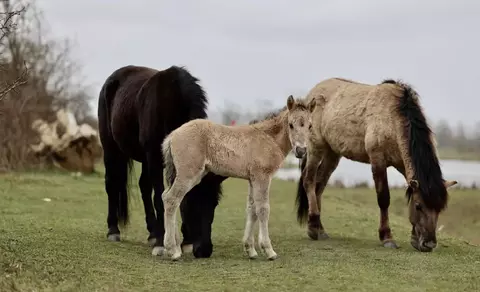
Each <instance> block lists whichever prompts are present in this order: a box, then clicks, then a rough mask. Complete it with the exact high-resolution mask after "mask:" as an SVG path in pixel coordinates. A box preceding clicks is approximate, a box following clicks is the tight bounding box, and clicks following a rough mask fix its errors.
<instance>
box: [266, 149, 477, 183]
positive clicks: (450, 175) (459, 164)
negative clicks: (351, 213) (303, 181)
mask: <svg viewBox="0 0 480 292" xmlns="http://www.w3.org/2000/svg"><path fill="white" fill-rule="evenodd" d="M287 161H288V162H290V163H293V164H295V165H298V159H297V158H295V156H293V155H289V156H287ZM440 165H441V167H442V171H443V176H444V178H445V179H446V180H456V181H458V183H459V185H463V186H467V187H470V186H472V184H474V183H475V184H476V185H477V186H480V162H478V161H461V160H441V161H440ZM387 174H388V183H389V185H390V186H405V185H406V182H405V178H404V177H403V176H402V175H401V174H400V173H399V172H398V171H397V170H396V169H394V168H393V167H389V168H388V169H387ZM275 177H276V178H279V179H284V180H295V181H296V180H298V178H299V177H300V170H299V169H298V167H296V168H282V169H279V170H278V171H277V173H276V175H275ZM336 180H339V181H341V182H342V183H343V184H344V185H345V186H347V187H349V186H352V185H355V184H358V183H368V185H369V186H371V187H373V178H372V172H371V169H370V165H369V164H364V163H359V162H354V161H351V160H348V159H346V158H342V159H341V160H340V163H339V165H338V167H337V169H336V170H335V171H334V172H333V174H332V176H331V177H330V180H329V183H332V182H334V181H336Z"/></svg>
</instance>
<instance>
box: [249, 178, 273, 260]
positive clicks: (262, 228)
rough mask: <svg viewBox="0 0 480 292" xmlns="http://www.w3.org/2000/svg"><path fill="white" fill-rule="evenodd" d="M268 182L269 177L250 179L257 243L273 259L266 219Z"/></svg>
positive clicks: (268, 204) (268, 213) (268, 215)
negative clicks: (256, 222) (257, 224)
mask: <svg viewBox="0 0 480 292" xmlns="http://www.w3.org/2000/svg"><path fill="white" fill-rule="evenodd" d="M270 182H271V178H270V177H268V178H261V179H258V178H255V179H253V180H252V186H253V201H254V204H255V212H256V214H257V217H258V221H259V226H258V244H259V245H260V248H261V249H262V250H263V251H264V252H265V254H266V255H267V258H268V259H269V260H275V259H276V258H277V253H276V252H275V251H274V250H273V247H272V242H271V240H270V235H269V232H268V219H269V217H270V200H269V196H270V194H269V192H270Z"/></svg>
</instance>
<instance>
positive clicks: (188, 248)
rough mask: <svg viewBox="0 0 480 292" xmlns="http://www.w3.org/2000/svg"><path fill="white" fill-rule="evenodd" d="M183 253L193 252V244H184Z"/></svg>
mask: <svg viewBox="0 0 480 292" xmlns="http://www.w3.org/2000/svg"><path fill="white" fill-rule="evenodd" d="M182 253H193V244H185V245H183V246H182Z"/></svg>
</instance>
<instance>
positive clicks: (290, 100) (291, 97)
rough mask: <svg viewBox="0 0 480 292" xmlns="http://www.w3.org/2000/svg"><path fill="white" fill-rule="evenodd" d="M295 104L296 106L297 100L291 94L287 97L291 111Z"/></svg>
mask: <svg viewBox="0 0 480 292" xmlns="http://www.w3.org/2000/svg"><path fill="white" fill-rule="evenodd" d="M294 106H295V100H294V99H293V96H292V95H290V96H289V97H288V98H287V108H288V110H289V111H291V110H292V109H293V107H294Z"/></svg>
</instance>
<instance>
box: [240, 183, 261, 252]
mask: <svg viewBox="0 0 480 292" xmlns="http://www.w3.org/2000/svg"><path fill="white" fill-rule="evenodd" d="M253 192H254V190H253V185H252V182H251V181H249V189H248V198H247V208H246V215H247V220H246V223H245V232H244V235H243V247H244V251H245V253H246V254H247V255H248V257H249V258H250V259H255V258H256V257H257V256H258V253H257V251H256V250H255V237H254V233H253V228H254V227H255V223H256V222H257V219H258V217H257V213H256V210H255V201H254V199H253Z"/></svg>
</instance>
